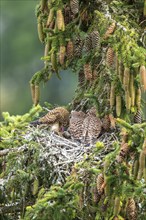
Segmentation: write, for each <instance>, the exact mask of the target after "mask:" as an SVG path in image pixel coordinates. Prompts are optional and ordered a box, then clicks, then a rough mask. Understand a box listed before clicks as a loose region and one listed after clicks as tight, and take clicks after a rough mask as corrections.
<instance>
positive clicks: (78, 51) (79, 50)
mask: <svg viewBox="0 0 146 220" xmlns="http://www.w3.org/2000/svg"><path fill="white" fill-rule="evenodd" d="M82 47H83V42H82V40H81V39H80V38H77V39H76V40H75V42H74V55H75V56H76V57H80V56H81V54H82Z"/></svg>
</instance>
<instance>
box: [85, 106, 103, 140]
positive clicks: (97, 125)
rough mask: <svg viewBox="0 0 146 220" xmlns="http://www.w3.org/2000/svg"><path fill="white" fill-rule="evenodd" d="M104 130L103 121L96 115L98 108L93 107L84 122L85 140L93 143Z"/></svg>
mask: <svg viewBox="0 0 146 220" xmlns="http://www.w3.org/2000/svg"><path fill="white" fill-rule="evenodd" d="M101 130H102V122H101V120H100V118H98V117H97V116H96V108H95V107H92V108H91V109H90V110H89V112H88V113H87V117H86V118H85V119H84V122H83V142H84V143H88V144H89V143H90V144H92V143H93V141H94V140H96V139H97V138H98V136H99V135H100V133H101Z"/></svg>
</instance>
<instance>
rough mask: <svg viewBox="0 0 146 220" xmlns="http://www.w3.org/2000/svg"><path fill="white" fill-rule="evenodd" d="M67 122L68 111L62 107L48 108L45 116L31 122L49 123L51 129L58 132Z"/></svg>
mask: <svg viewBox="0 0 146 220" xmlns="http://www.w3.org/2000/svg"><path fill="white" fill-rule="evenodd" d="M68 122H69V112H68V111H67V109H65V108H64V107H57V108H54V109H52V110H50V111H49V112H48V113H47V114H46V115H45V116H43V117H42V118H40V119H39V120H38V121H35V122H32V123H31V124H34V125H35V124H39V125H41V124H47V125H50V127H51V131H55V132H56V133H59V132H60V129H61V126H67V124H68Z"/></svg>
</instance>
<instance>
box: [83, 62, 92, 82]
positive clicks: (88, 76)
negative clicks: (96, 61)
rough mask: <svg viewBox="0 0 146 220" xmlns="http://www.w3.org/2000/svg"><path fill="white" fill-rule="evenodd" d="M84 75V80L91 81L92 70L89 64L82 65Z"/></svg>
mask: <svg viewBox="0 0 146 220" xmlns="http://www.w3.org/2000/svg"><path fill="white" fill-rule="evenodd" d="M84 75H85V78H86V80H91V79H92V69H91V65H90V63H86V64H84Z"/></svg>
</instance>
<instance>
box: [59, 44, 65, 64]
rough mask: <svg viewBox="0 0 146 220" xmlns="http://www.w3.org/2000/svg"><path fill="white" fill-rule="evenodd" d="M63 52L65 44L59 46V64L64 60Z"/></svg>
mask: <svg viewBox="0 0 146 220" xmlns="http://www.w3.org/2000/svg"><path fill="white" fill-rule="evenodd" d="M65 52H66V47H65V46H63V45H62V46H60V51H59V62H60V64H61V65H64V60H65Z"/></svg>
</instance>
